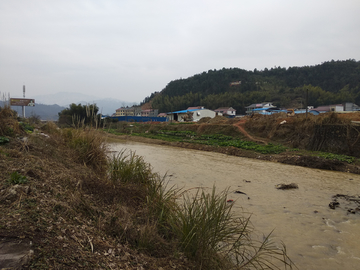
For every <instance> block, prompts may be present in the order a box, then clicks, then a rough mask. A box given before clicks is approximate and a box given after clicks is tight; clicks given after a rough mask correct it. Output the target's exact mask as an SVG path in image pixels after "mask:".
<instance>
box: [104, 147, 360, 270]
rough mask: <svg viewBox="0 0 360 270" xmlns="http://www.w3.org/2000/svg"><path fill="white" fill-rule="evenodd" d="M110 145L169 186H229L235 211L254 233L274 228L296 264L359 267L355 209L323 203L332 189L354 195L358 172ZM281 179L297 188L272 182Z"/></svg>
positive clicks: (359, 219)
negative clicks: (149, 168) (282, 187)
mask: <svg viewBox="0 0 360 270" xmlns="http://www.w3.org/2000/svg"><path fill="white" fill-rule="evenodd" d="M110 146H111V150H113V151H120V150H121V149H129V150H131V151H135V152H136V154H137V155H139V156H143V157H144V160H145V161H146V162H148V163H150V164H151V166H152V168H153V171H154V172H158V173H160V174H161V175H165V174H167V176H168V179H169V185H170V186H172V185H175V186H178V187H181V188H184V189H189V188H193V187H202V188H205V189H206V188H208V189H209V191H210V190H211V188H212V186H213V185H214V184H215V186H216V189H217V190H219V191H220V190H224V189H226V188H228V187H229V188H230V193H229V196H228V199H232V200H234V209H235V211H239V213H241V212H245V213H246V214H247V215H250V214H251V222H252V224H253V225H254V227H255V229H256V232H257V233H258V234H259V235H262V234H268V233H270V232H271V231H272V230H274V232H273V234H272V239H274V240H275V241H276V242H280V241H283V242H284V244H285V245H286V248H287V251H288V255H289V256H290V258H291V259H292V260H293V262H294V263H295V264H296V266H297V267H298V268H299V269H317V270H318V269H324V270H325V269H326V270H330V269H360V241H359V239H360V214H359V213H357V214H351V213H348V212H347V209H345V206H346V203H347V202H345V201H344V203H343V201H340V207H339V208H336V209H335V210H332V209H330V208H329V203H330V202H331V201H332V196H333V195H336V194H347V195H355V196H357V195H360V175H355V174H350V173H342V172H333V171H325V170H318V169H310V168H303V167H297V166H292V165H285V164H281V163H273V162H269V161H262V160H256V159H248V158H241V157H235V156H228V155H224V154H219V153H213V152H204V151H198V150H191V149H184V148H176V147H170V146H163V145H152V144H142V143H138V142H136V143H135V142H130V141H122V142H119V143H111V144H110ZM282 183H284V184H290V183H296V184H297V185H298V186H299V188H298V189H292V190H279V189H276V188H275V186H276V185H277V184H282ZM235 191H241V192H243V193H246V195H244V194H240V193H235Z"/></svg>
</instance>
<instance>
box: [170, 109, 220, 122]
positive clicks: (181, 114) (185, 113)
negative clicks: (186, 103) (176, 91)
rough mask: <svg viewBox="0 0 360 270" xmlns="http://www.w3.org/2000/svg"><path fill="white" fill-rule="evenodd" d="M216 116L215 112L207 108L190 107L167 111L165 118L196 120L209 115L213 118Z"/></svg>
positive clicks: (181, 120) (180, 120)
mask: <svg viewBox="0 0 360 270" xmlns="http://www.w3.org/2000/svg"><path fill="white" fill-rule="evenodd" d="M215 116H216V112H214V111H212V110H209V109H204V108H203V109H190V110H189V108H188V109H187V110H182V111H176V112H170V113H167V118H168V120H169V121H179V122H185V121H193V122H197V121H199V120H200V119H201V118H203V117H210V118H214V117H215Z"/></svg>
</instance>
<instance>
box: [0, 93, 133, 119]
mask: <svg viewBox="0 0 360 270" xmlns="http://www.w3.org/2000/svg"><path fill="white" fill-rule="evenodd" d="M31 98H34V99H35V107H26V108H25V116H26V117H28V116H30V115H38V116H40V119H41V120H51V121H56V120H58V118H59V112H61V111H62V110H64V109H65V108H67V107H68V106H69V105H70V104H71V103H75V104H82V105H85V104H94V103H95V104H96V106H98V107H99V112H101V113H102V114H105V115H112V114H113V113H115V111H116V109H118V108H120V107H123V106H132V105H134V104H135V102H133V103H130V102H126V101H121V100H116V99H113V98H111V99H110V98H106V99H100V98H98V97H95V96H90V95H83V94H81V93H68V92H59V93H55V94H47V95H38V96H32V97H31ZM0 106H3V101H0ZM11 108H12V109H13V110H15V111H16V112H18V114H19V115H22V107H20V106H11Z"/></svg>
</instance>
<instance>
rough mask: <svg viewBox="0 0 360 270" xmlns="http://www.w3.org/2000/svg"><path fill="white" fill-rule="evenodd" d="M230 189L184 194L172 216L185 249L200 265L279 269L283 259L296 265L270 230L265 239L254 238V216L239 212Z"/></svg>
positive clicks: (200, 267)
mask: <svg viewBox="0 0 360 270" xmlns="http://www.w3.org/2000/svg"><path fill="white" fill-rule="evenodd" d="M227 192H228V190H225V191H223V192H220V193H219V194H216V191H215V187H214V188H213V190H212V192H211V193H210V194H207V193H205V192H204V191H202V192H200V191H198V192H197V193H196V196H195V198H192V197H191V196H190V195H188V194H187V195H185V196H184V201H183V207H182V208H181V209H179V210H178V211H177V212H176V213H175V215H174V216H173V220H172V229H173V230H174V232H175V233H176V235H177V236H178V238H179V240H180V248H181V249H182V250H183V251H184V253H185V254H186V255H187V256H188V257H189V258H191V259H193V260H195V261H196V262H197V263H198V267H199V268H198V269H250V268H254V269H278V268H279V266H278V265H279V263H280V264H283V265H285V267H286V266H289V267H292V262H291V261H290V259H289V258H288V257H287V255H286V250H285V248H282V249H279V248H277V247H276V245H275V244H274V243H273V242H272V241H271V239H270V234H269V235H268V236H267V237H265V239H264V240H263V241H256V240H254V239H253V238H252V233H253V229H252V228H251V225H250V217H248V218H246V217H241V216H235V214H234V213H233V212H232V211H231V209H232V204H229V203H227V201H226V197H227Z"/></svg>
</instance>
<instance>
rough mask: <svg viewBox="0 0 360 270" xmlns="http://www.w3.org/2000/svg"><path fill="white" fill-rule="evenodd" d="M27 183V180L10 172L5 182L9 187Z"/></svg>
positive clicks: (16, 173)
mask: <svg viewBox="0 0 360 270" xmlns="http://www.w3.org/2000/svg"><path fill="white" fill-rule="evenodd" d="M27 182H28V180H27V178H26V177H25V176H23V175H21V174H20V173H18V172H12V173H11V174H10V177H9V178H8V180H7V183H8V184H10V185H22V184H26V183H27Z"/></svg>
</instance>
